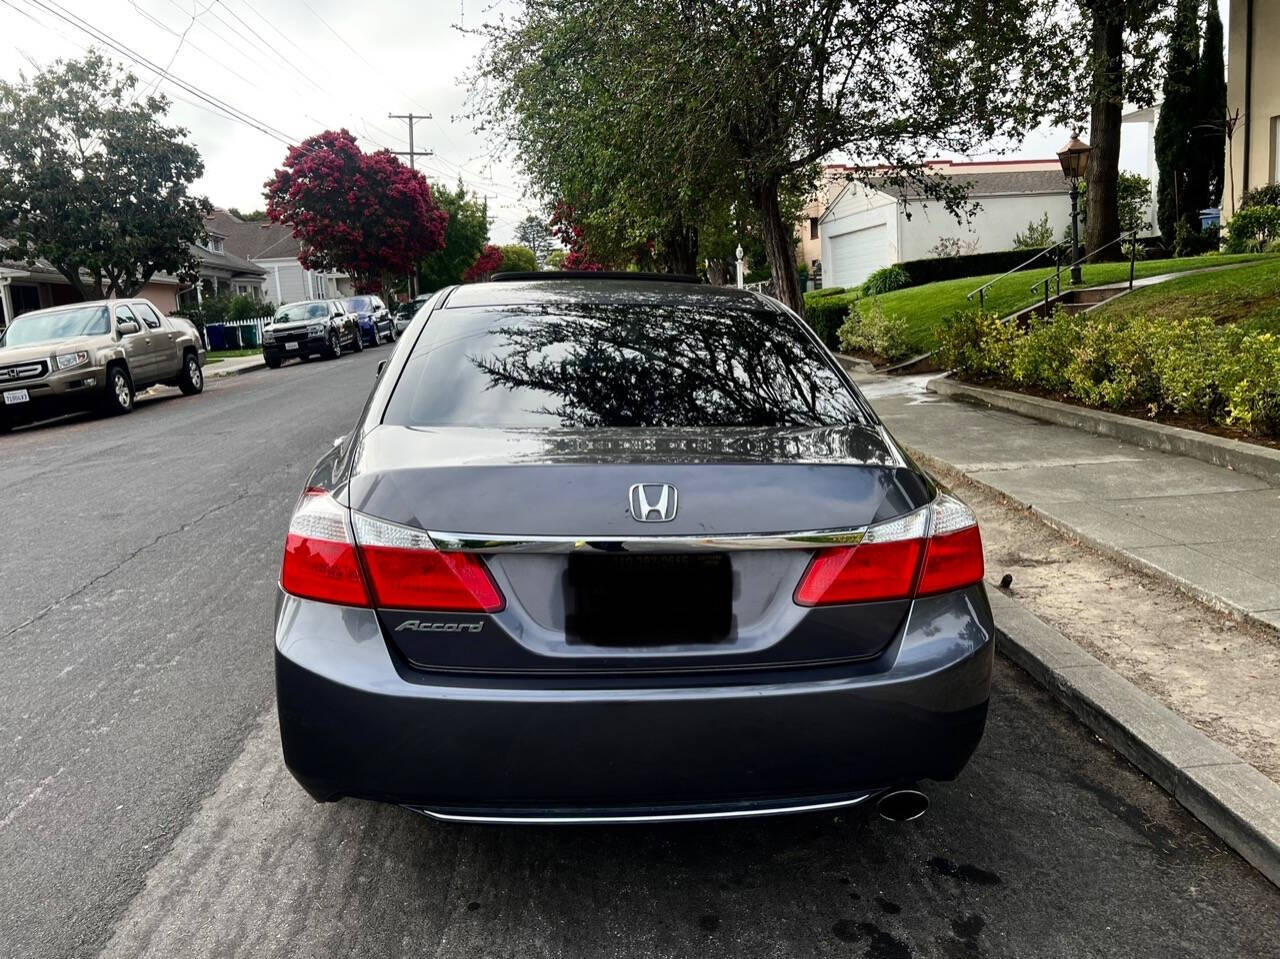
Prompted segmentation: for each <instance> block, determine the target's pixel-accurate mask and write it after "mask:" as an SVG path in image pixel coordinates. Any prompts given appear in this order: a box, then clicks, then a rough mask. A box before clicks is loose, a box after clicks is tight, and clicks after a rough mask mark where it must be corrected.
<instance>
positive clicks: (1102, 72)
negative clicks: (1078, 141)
mask: <svg viewBox="0 0 1280 959" xmlns="http://www.w3.org/2000/svg"><path fill="white" fill-rule="evenodd" d="M1092 46H1093V50H1092V64H1091V68H1092V78H1091V80H1092V88H1093V96H1092V101H1093V102H1092V108H1091V110H1090V118H1089V142H1090V145H1091V146H1092V147H1093V153H1092V154H1090V156H1089V173H1088V183H1089V216H1088V219H1087V221H1086V222H1085V234H1084V246H1085V251H1086V252H1087V253H1092V252H1093V251H1094V250H1100V249H1102V247H1104V246H1106V245H1107V244H1108V243H1110V242H1112V241H1113V240H1115V239H1116V237H1118V236H1119V235H1120V206H1119V194H1118V185H1119V180H1120V127H1121V121H1120V115H1121V112H1122V110H1123V107H1124V14H1123V8H1122V5H1121V4H1107V3H1099V4H1096V5H1095V6H1094V8H1093V44H1092ZM1122 255H1123V251H1122V250H1121V249H1120V246H1119V245H1118V244H1117V245H1115V246H1112V247H1108V248H1107V250H1106V251H1105V252H1103V253H1101V254H1099V255H1098V256H1097V257H1095V258H1094V259H1095V260H1099V259H1106V260H1113V259H1118V258H1120V257H1121V256H1122Z"/></svg>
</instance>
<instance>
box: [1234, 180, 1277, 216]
mask: <svg viewBox="0 0 1280 959" xmlns="http://www.w3.org/2000/svg"><path fill="white" fill-rule="evenodd" d="M1253 206H1280V183H1268V184H1267V185H1266V186H1258V187H1254V188H1253V189H1252V190H1245V191H1244V195H1243V196H1241V197H1240V209H1242V210H1244V209H1247V208H1248V207H1253Z"/></svg>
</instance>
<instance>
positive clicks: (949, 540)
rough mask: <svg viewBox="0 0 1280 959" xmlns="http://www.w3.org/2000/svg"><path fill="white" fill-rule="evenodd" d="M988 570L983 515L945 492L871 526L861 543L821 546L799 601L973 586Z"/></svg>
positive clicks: (861, 599)
mask: <svg viewBox="0 0 1280 959" xmlns="http://www.w3.org/2000/svg"><path fill="white" fill-rule="evenodd" d="M982 574H983V563H982V538H981V536H979V534H978V521H977V518H976V517H975V516H974V515H973V511H972V510H970V509H969V507H967V506H965V505H964V504H963V503H961V502H960V501H959V500H958V499H956V498H955V497H953V496H949V495H947V494H945V493H943V494H940V495H939V496H938V498H937V499H936V500H935V501H934V502H933V503H931V504H930V505H929V506H926V507H924V508H922V509H918V510H916V511H915V512H914V513H909V514H907V515H906V516H901V517H899V518H898V519H895V520H890V521H889V522H887V523H880V524H877V525H875V526H872V527H870V528H869V529H868V530H867V531H866V533H865V535H864V536H863V538H862V541H861V542H860V543H858V545H856V546H834V547H831V548H829V549H823V550H819V551H818V552H817V553H816V554H815V555H814V557H813V560H812V561H811V562H810V563H809V567H808V569H806V570H805V574H804V576H803V577H802V578H801V580H800V585H799V586H797V587H796V591H795V601H796V603H798V604H799V605H801V606H830V605H835V604H840V603H866V602H873V601H876V600H892V599H909V598H910V597H913V596H927V595H931V594H933V593H944V592H947V591H948V590H953V589H960V588H962V587H964V586H970V585H972V584H974V583H976V582H978V581H979V580H981V579H982Z"/></svg>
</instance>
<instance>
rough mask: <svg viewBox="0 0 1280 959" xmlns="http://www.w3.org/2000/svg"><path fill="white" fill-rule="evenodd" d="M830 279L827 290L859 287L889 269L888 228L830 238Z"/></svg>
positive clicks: (880, 226)
mask: <svg viewBox="0 0 1280 959" xmlns="http://www.w3.org/2000/svg"><path fill="white" fill-rule="evenodd" d="M830 242H831V275H830V276H824V277H823V278H822V283H823V285H824V286H857V285H858V284H859V283H861V282H862V281H863V280H865V279H866V278H867V277H869V276H870V275H871V274H872V272H874V271H875V270H878V269H880V267H882V266H888V265H889V228H888V227H887V226H886V225H885V224H883V223H877V224H876V225H875V226H868V227H864V228H863V229H861V230H854V231H853V232H852V233H841V234H839V235H837V236H833V237H831V241H830Z"/></svg>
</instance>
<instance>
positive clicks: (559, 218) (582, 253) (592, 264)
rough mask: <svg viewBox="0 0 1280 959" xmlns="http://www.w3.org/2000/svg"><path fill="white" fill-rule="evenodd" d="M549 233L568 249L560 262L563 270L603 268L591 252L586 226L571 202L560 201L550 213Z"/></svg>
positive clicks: (596, 255)
mask: <svg viewBox="0 0 1280 959" xmlns="http://www.w3.org/2000/svg"><path fill="white" fill-rule="evenodd" d="M551 235H552V236H554V237H555V238H556V239H557V240H559V241H560V243H561V244H562V245H563V246H564V247H565V249H566V250H567V251H568V252H567V253H566V254H565V258H564V260H563V261H562V263H561V268H562V269H565V270H593V271H594V270H603V269H604V266H605V265H604V263H602V262H601V260H600V258H599V255H598V254H597V253H594V252H592V250H591V245H590V241H589V239H588V236H587V228H586V226H585V225H584V224H583V222H582V220H581V218H580V217H578V215H577V210H575V209H574V207H573V204H571V203H566V202H564V201H561V202H560V203H557V204H556V207H555V210H554V211H553V212H552V214H551Z"/></svg>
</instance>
